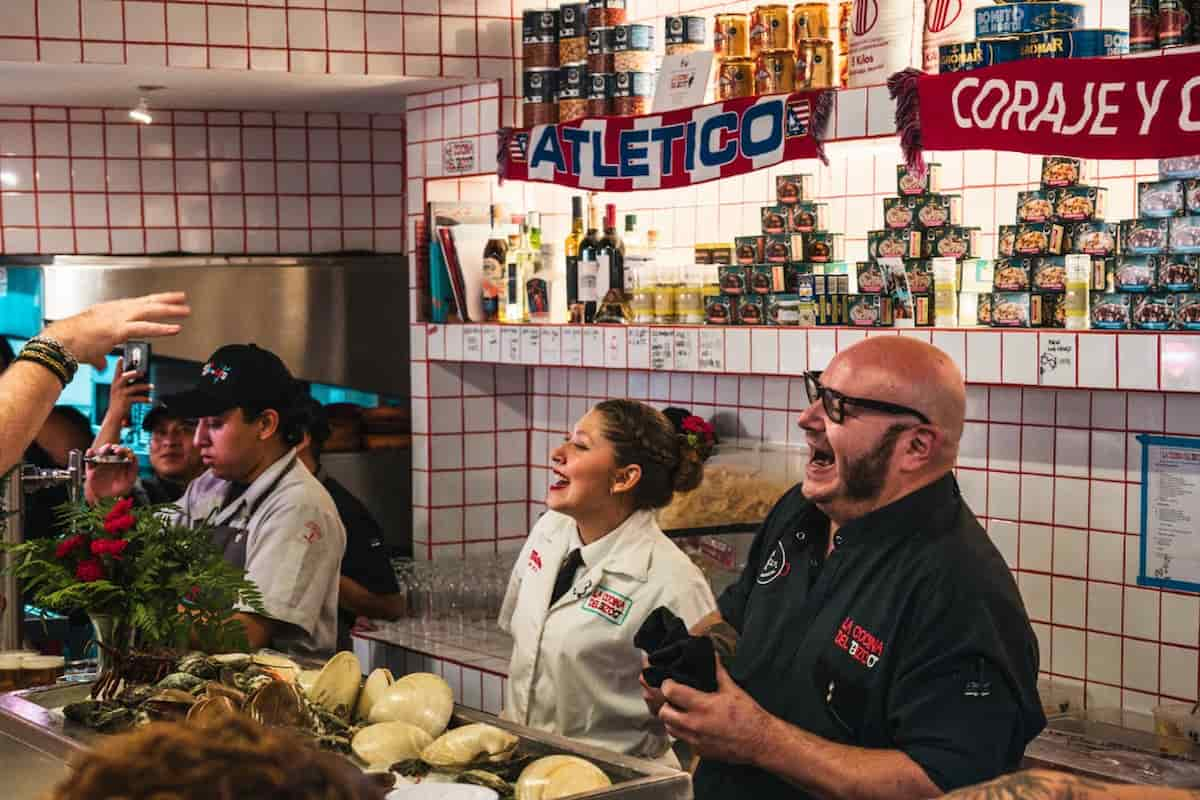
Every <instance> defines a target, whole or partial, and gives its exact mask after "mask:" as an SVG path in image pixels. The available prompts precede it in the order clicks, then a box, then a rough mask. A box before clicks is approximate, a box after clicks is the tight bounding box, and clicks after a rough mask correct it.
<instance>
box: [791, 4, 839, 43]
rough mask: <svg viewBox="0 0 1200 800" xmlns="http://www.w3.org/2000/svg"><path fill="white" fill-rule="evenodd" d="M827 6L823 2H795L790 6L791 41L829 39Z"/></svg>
mask: <svg viewBox="0 0 1200 800" xmlns="http://www.w3.org/2000/svg"><path fill="white" fill-rule="evenodd" d="M829 38H830V36H829V6H828V5H826V4H825V3H797V4H796V5H794V6H792V41H793V42H799V41H801V40H802V39H829Z"/></svg>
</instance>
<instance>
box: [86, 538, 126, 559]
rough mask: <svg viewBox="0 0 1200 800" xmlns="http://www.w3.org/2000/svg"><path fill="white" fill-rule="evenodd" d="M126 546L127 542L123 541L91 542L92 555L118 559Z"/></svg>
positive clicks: (99, 540)
mask: <svg viewBox="0 0 1200 800" xmlns="http://www.w3.org/2000/svg"><path fill="white" fill-rule="evenodd" d="M128 546H129V542H128V541H126V540H125V539H97V540H96V541H94V542H92V555H95V556H104V555H108V556H112V557H113V558H118V559H119V558H120V557H121V553H123V552H125V548H126V547H128Z"/></svg>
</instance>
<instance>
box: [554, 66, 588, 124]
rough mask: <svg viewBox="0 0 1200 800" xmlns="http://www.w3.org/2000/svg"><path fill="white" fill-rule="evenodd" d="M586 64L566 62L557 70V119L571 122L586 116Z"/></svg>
mask: <svg viewBox="0 0 1200 800" xmlns="http://www.w3.org/2000/svg"><path fill="white" fill-rule="evenodd" d="M587 89H588V79H587V65H586V64H567V65H566V66H564V67H561V68H560V69H559V71H558V121H559V122H571V121H573V120H577V119H582V118H583V117H585V116H587V100H586V99H585V97H586V95H587Z"/></svg>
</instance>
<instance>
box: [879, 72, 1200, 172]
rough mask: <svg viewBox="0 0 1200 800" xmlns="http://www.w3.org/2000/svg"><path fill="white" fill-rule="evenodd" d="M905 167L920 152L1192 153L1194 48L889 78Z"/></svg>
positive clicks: (1199, 77)
mask: <svg viewBox="0 0 1200 800" xmlns="http://www.w3.org/2000/svg"><path fill="white" fill-rule="evenodd" d="M888 86H889V88H890V89H891V93H892V97H893V98H895V99H896V101H897V104H896V129H897V131H898V132H899V133H900V135H901V141H902V143H903V145H904V149H905V154H906V156H907V157H908V159H909V161H910V163H918V162H919V161H920V155H919V154H920V151H921V150H1009V151H1013V152H1018V153H1032V154H1047V153H1048V154H1053V155H1064V156H1076V157H1080V158H1127V159H1132V158H1169V157H1174V156H1190V155H1195V154H1197V153H1200V53H1197V52H1190V53H1181V54H1177V55H1155V56H1150V57H1118V58H1080V59H1027V60H1024V61H1013V62H1010V63H1006V64H999V65H997V66H994V67H986V68H983V69H977V70H971V71H969V72H952V73H947V74H943V75H925V74H923V73H919V72H916V71H914V70H905V71H904V72H901V73H897V74H896V75H893V76H892V78H891V80H890V81H888Z"/></svg>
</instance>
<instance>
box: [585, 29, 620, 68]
mask: <svg viewBox="0 0 1200 800" xmlns="http://www.w3.org/2000/svg"><path fill="white" fill-rule="evenodd" d="M587 67H588V72H613V71H614V65H613V29H612V28H590V29H589V30H588V44H587Z"/></svg>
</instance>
